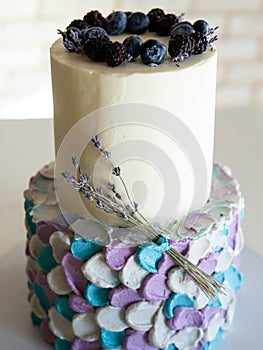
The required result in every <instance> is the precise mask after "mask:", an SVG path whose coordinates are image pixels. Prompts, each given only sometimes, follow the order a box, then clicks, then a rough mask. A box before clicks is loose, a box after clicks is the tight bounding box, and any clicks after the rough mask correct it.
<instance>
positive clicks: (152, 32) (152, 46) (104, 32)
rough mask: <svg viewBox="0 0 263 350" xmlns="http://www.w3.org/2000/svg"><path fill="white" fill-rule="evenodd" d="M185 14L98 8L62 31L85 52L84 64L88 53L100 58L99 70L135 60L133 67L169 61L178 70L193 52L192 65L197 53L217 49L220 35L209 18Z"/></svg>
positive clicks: (69, 44) (68, 41)
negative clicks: (105, 13)
mask: <svg viewBox="0 0 263 350" xmlns="http://www.w3.org/2000/svg"><path fill="white" fill-rule="evenodd" d="M183 19H184V14H181V15H179V16H177V15H175V14H171V13H169V14H165V12H164V11H163V10H161V9H153V10H151V11H149V12H148V14H145V13H142V12H133V13H130V12H123V11H113V12H112V13H111V14H109V15H108V16H107V17H106V18H104V17H103V15H102V14H101V13H100V12H98V11H96V10H95V11H90V12H88V13H87V14H86V15H85V16H84V17H83V19H75V20H73V21H71V23H70V24H69V25H68V26H67V28H66V30H65V31H61V30H59V31H58V33H59V34H61V35H62V38H63V44H64V46H65V47H66V49H67V50H68V51H70V52H73V53H75V56H77V55H76V54H78V55H79V56H82V60H81V59H79V61H80V64H83V62H84V60H83V58H84V57H85V56H86V57H88V58H90V59H91V60H92V61H94V62H96V64H94V69H96V67H98V69H100V70H101V69H103V66H105V65H106V64H107V65H108V66H110V67H117V66H123V65H125V66H129V65H127V64H125V63H127V62H135V63H136V65H135V67H134V64H133V65H132V66H133V67H132V68H131V70H134V69H136V70H138V71H142V72H143V73H145V72H147V69H142V68H140V67H139V64H141V65H146V66H150V67H157V66H160V67H162V66H163V64H164V65H165V68H163V69H167V67H169V69H173V68H174V66H180V63H181V62H183V61H185V60H186V61H188V60H189V58H190V57H191V58H192V59H191V60H190V62H189V63H188V65H191V64H193V63H194V64H195V63H196V62H199V61H200V59H198V58H193V57H195V56H200V55H203V54H204V53H205V52H207V51H209V50H211V51H213V47H212V43H213V42H214V41H215V40H217V39H218V38H217V36H216V35H213V34H214V32H215V30H216V29H217V27H215V28H211V27H210V25H209V24H208V23H207V22H206V21H205V20H197V21H195V22H194V23H190V22H189V21H185V20H183ZM61 52H62V51H61ZM61 55H62V53H61ZM86 57H85V58H86ZM79 58H80V57H79ZM201 61H202V59H201ZM98 62H99V63H98ZM102 62H103V63H104V64H102ZM105 63H106V64H105ZM184 66H187V64H186V65H184ZM128 70H129V68H128Z"/></svg>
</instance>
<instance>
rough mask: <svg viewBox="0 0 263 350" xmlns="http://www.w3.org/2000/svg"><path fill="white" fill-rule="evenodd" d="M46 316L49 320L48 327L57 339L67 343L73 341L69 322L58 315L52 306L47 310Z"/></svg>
mask: <svg viewBox="0 0 263 350" xmlns="http://www.w3.org/2000/svg"><path fill="white" fill-rule="evenodd" d="M48 316H49V318H50V322H49V327H50V329H51V331H52V332H53V333H54V334H55V335H56V336H57V337H58V338H60V339H64V340H68V341H72V340H74V333H73V329H72V325H71V322H69V321H68V320H67V319H65V318H64V317H63V316H62V315H60V314H59V313H58V312H57V310H56V308H55V307H54V306H53V307H51V308H50V309H49V311H48Z"/></svg>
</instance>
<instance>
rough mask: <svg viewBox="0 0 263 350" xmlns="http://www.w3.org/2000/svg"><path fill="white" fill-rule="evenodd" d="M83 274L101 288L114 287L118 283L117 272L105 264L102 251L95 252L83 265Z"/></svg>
mask: <svg viewBox="0 0 263 350" xmlns="http://www.w3.org/2000/svg"><path fill="white" fill-rule="evenodd" d="M82 272H83V274H84V276H85V277H86V278H87V279H88V280H89V281H90V282H92V283H93V284H95V285H96V286H98V287H101V288H114V287H117V286H118V285H119V284H120V280H119V276H118V272H117V271H114V270H112V269H111V268H110V267H109V266H108V265H106V263H105V261H104V257H103V253H97V254H95V255H94V256H93V257H92V258H90V259H89V260H88V261H87V262H86V263H85V264H84V265H83V266H82Z"/></svg>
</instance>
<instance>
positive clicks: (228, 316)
mask: <svg viewBox="0 0 263 350" xmlns="http://www.w3.org/2000/svg"><path fill="white" fill-rule="evenodd" d="M235 310H236V303H234V304H232V305H231V306H230V307H229V309H228V310H227V313H226V322H225V324H224V325H223V329H226V330H227V329H229V328H230V326H232V324H233V321H234V316H235Z"/></svg>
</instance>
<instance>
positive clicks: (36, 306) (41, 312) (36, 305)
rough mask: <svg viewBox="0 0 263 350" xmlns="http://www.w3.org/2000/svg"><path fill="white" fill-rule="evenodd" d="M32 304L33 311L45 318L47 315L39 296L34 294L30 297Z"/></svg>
mask: <svg viewBox="0 0 263 350" xmlns="http://www.w3.org/2000/svg"><path fill="white" fill-rule="evenodd" d="M30 306H31V309H32V311H33V312H34V313H35V314H36V315H37V317H39V318H42V319H43V318H45V317H46V316H47V315H46V313H45V311H44V310H43V308H42V306H41V305H40V303H39V300H38V297H37V296H36V295H33V296H32V298H31V299H30Z"/></svg>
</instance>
